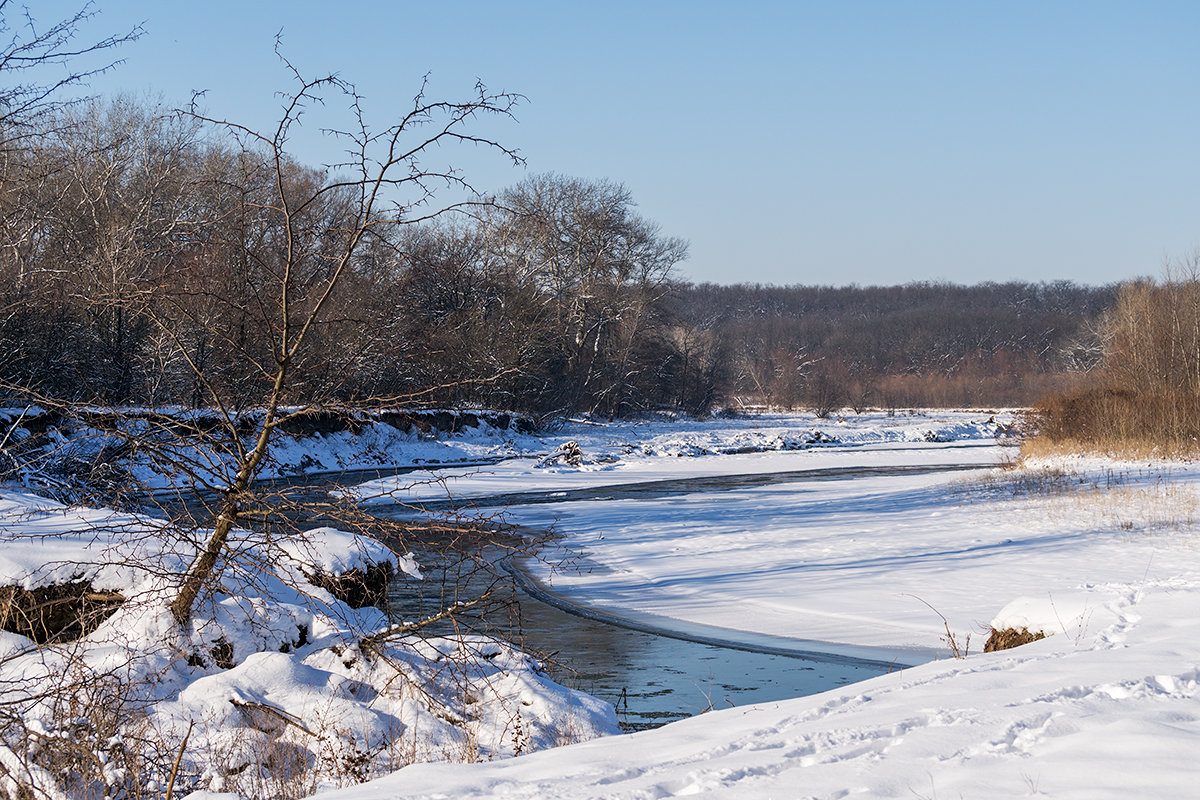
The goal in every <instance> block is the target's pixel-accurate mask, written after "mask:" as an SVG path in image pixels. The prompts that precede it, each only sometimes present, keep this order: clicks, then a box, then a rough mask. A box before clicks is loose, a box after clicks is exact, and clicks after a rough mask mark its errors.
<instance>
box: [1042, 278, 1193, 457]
mask: <svg viewBox="0 0 1200 800" xmlns="http://www.w3.org/2000/svg"><path fill="white" fill-rule="evenodd" d="M1100 338H1101V341H1102V345H1103V352H1104V356H1103V359H1102V365H1101V368H1100V369H1099V370H1096V371H1094V372H1093V373H1091V375H1090V376H1089V379H1088V380H1087V382H1086V383H1085V384H1084V385H1082V386H1080V387H1078V388H1076V389H1075V390H1073V391H1068V392H1061V393H1057V394H1052V395H1050V396H1048V397H1046V398H1045V399H1043V400H1042V401H1041V402H1040V403H1038V404H1037V406H1036V408H1035V409H1034V413H1033V415H1032V422H1033V427H1034V430H1035V431H1036V435H1037V439H1038V440H1039V441H1040V442H1041V444H1040V447H1042V448H1047V447H1049V448H1051V449H1057V450H1063V449H1075V448H1078V449H1083V450H1089V451H1100V452H1107V453H1111V454H1116V455H1124V456H1143V455H1148V454H1155V455H1158V456H1185V455H1192V454H1194V453H1196V452H1197V451H1198V450H1200V359H1197V358H1196V353H1197V352H1200V254H1197V255H1194V256H1193V257H1192V258H1191V259H1190V260H1189V261H1187V262H1185V263H1183V264H1181V265H1178V266H1175V267H1172V268H1169V269H1168V270H1167V274H1166V277H1165V279H1164V280H1163V281H1162V282H1161V283H1160V282H1156V281H1152V280H1142V281H1137V282H1134V283H1130V284H1127V285H1125V286H1124V287H1122V288H1121V290H1120V292H1119V293H1118V295H1117V303H1116V305H1115V306H1114V307H1113V308H1112V309H1111V310H1110V311H1109V312H1108V314H1107V315H1106V317H1105V319H1104V322H1103V325H1102V326H1101V337H1100Z"/></svg>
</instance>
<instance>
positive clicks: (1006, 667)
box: [328, 415, 1200, 800]
mask: <svg viewBox="0 0 1200 800" xmlns="http://www.w3.org/2000/svg"><path fill="white" fill-rule="evenodd" d="M972 419H973V420H974V422H972ZM784 422H785V421H784V420H780V419H772V420H762V421H761V422H760V424H762V425H763V429H764V432H763V435H762V436H760V437H759V439H760V440H762V439H766V440H771V437H774V436H775V435H776V431H775V430H774V427H775V426H779V425H782V424H784ZM814 422H815V421H813V420H811V419H808V420H796V421H795V422H793V424H794V425H795V424H800V425H804V426H805V427H811V426H812V425H813V423H814ZM856 423H857V425H858V426H861V427H858V429H857V430H856V429H855V428H856ZM922 425H924V427H926V429H928V430H933V431H935V432H936V431H938V430H943V431H945V432H947V434H948V432H949V429H954V430H956V431H957V432H958V437H959V440H958V441H956V442H954V443H952V444H939V443H936V442H927V441H926V440H927V439H939V438H941V439H948V438H951V436H950V435H934V436H925V435H924V434H923V433H921V432H920V431H919V430H917V429H918V428H920V427H921V426H922ZM987 430H988V423H987V415H982V416H981V415H975V416H974V417H971V416H970V415H959V416H951V417H940V418H935V417H931V418H928V419H922V420H920V421H919V423H916V424H914V422H913V420H909V419H897V420H887V419H884V418H874V419H870V420H855V419H854V418H850V419H848V420H847V421H846V424H845V425H844V426H842V432H843V433H844V435H843V436H840V437H838V438H841V439H842V440H843V445H842V446H825V447H820V448H813V449H808V450H801V451H796V452H767V453H750V454H740V455H725V456H719V457H711V458H709V457H706V458H696V459H691V458H688V459H680V458H677V457H675V456H674V455H672V454H671V453H672V451H675V452H679V453H681V454H683V453H686V454H689V455H690V454H693V453H695V450H694V449H691V448H690V447H689V446H690V445H693V444H695V443H696V441H697V440H698V439H700V438H702V437H708V441H710V442H718V443H724V442H728V441H730V440H731V439H732V438H734V437H735V436H737V437H742V436H745V435H747V434H750V433H753V431H752V430H746V429H742V430H739V431H736V432H734V431H731V430H729V429H726V430H725V431H719V430H718V429H717V426H716V425H715V424H714V426H713V427H712V428H710V429H709V430H708V432H707V433H702V432H700V431H699V430H693V431H675V432H663V431H661V430H655V431H654V433H653V435H652V436H651V437H648V440H649V442H650V446H649V447H642V448H638V447H636V446H635V447H633V448H630V449H629V450H628V451H627V452H625V453H624V454H623V455H622V454H621V453H620V448H619V445H620V443H619V442H615V441H614V440H613V439H612V438H609V439H606V438H605V437H604V436H603V435H602V434H603V431H602V430H600V429H596V430H593V431H591V434H590V437H588V436H581V435H579V434H580V433H584V431H582V430H572V431H569V432H567V433H570V434H572V435H574V438H575V439H576V440H577V441H578V442H579V443H580V445H581V449H582V451H583V454H584V459H583V463H581V464H580V466H578V467H570V466H566V465H563V464H561V463H560V464H555V465H552V466H550V467H543V468H539V467H537V466H535V465H533V464H519V463H514V462H506V463H505V464H501V465H498V466H497V467H495V468H486V469H480V470H471V471H458V472H455V473H454V474H455V475H456V476H457V477H455V478H454V479H453V481H452V482H450V483H449V487H450V490H451V491H452V492H453V493H454V494H457V495H466V496H474V497H476V498H478V502H479V503H481V504H487V503H488V502H489V501H488V500H486V497H487V496H488V495H492V494H496V493H510V492H516V491H520V490H522V489H524V490H532V489H537V490H541V491H548V492H555V491H562V492H563V493H564V496H563V501H562V502H559V503H555V504H553V505H546V504H539V505H526V506H521V505H518V506H513V507H512V508H511V509H510V511H509V514H510V516H511V517H512V518H513V519H514V521H516V522H520V523H523V524H529V525H546V524H548V523H550V522H555V523H556V530H557V531H558V532H559V534H560V540H559V544H560V546H561V547H562V548H563V549H564V551H569V552H571V553H574V554H575V555H576V557H577V566H578V569H577V570H571V569H560V570H557V571H551V570H549V569H547V568H545V567H544V566H540V565H539V564H537V563H533V564H529V565H527V566H528V568H529V569H530V570H532V571H533V572H534V573H535V575H536V576H537V577H538V578H540V579H541V580H542V581H544V582H545V583H546V584H547V585H548V586H549V587H550V588H551V589H552V591H554V592H555V593H557V594H558V595H559V596H560V597H563V598H566V599H568V600H570V601H572V602H576V603H580V604H589V605H595V606H600V607H602V608H604V609H605V610H606V611H610V612H612V613H615V614H616V615H619V616H621V615H623V616H627V617H631V618H643V619H644V618H646V617H652V618H653V620H654V621H655V623H656V624H659V625H667V626H671V625H674V626H676V627H679V628H681V629H684V630H686V629H687V628H688V627H689V626H703V629H704V630H705V631H706V632H711V631H712V629H713V627H712V626H716V627H717V628H720V629H724V630H723V634H724V636H725V638H728V639H731V640H735V641H736V640H738V639H745V640H746V641H753V640H754V639H755V638H756V636H755V634H759V635H770V636H772V637H788V638H790V639H798V640H803V646H805V647H809V648H811V649H817V650H825V651H828V652H835V653H845V654H850V655H855V654H857V655H871V656H873V657H876V658H878V657H879V656H881V655H882V656H884V657H891V658H895V659H896V662H897V664H914V663H918V662H921V661H925V663H918V665H917V666H912V667H907V668H903V669H901V668H897V670H896V672H895V673H893V674H889V675H886V676H883V677H880V678H876V679H873V680H870V681H866V682H863V683H859V684H855V685H852V686H848V687H845V688H842V689H836V690H833V691H829V692H825V693H823V694H820V695H817V696H813V697H806V698H799V699H796V700H792V701H787V702H781V703H772V704H765V705H760V706H752V707H743V708H733V709H728V710H723V711H714V712H710V713H707V714H704V715H701V716H699V717H694V718H691V719H688V720H684V721H681V722H677V723H673V724H671V725H667V726H665V727H663V728H660V729H657V730H653V731H648V732H642V733H637V734H632V735H624V736H615V737H605V738H602V739H598V740H593V741H589V742H585V743H582V744H577V745H572V746H569V747H564V748H557V749H554V750H550V751H543V752H539V753H533V754H529V755H523V756H521V757H519V758H515V759H511V760H506V761H498V762H491V763H482V764H471V765H436V764H419V765H414V766H410V767H406V768H404V769H402V770H400V771H399V772H398V773H396V774H394V775H392V776H389V777H386V778H382V779H379V780H377V781H374V782H372V783H368V784H363V785H361V786H358V787H354V788H351V789H345V790H342V791H340V792H338V793H336V794H332V795H328V797H329V798H333V797H336V798H339V800H373V799H374V798H385V797H386V798H396V797H405V798H408V797H412V798H416V797H425V798H465V797H505V798H508V797H511V798H545V797H570V798H576V797H578V798H662V797H674V796H685V795H687V796H693V795H695V796H705V797H733V798H799V797H822V798H838V797H849V796H862V797H905V798H911V797H926V798H957V797H966V798H979V797H997V798H999V797H1023V796H1034V797H1036V796H1044V797H1063V798H1073V797H1077V798H1105V797H1112V798H1123V800H1124V799H1127V798H1130V797H1138V798H1180V797H1195V796H1198V795H1197V788H1196V787H1197V785H1200V756H1197V755H1196V754H1197V753H1198V752H1200V698H1197V683H1198V681H1200V534H1198V533H1197V531H1196V527H1195V526H1196V523H1197V522H1200V467H1197V466H1196V465H1193V464H1165V463H1142V464H1132V463H1117V462H1108V461H1103V460H1096V459H1060V460H1059V461H1058V462H1057V463H1049V462H1044V463H1040V464H1031V465H1028V466H1026V467H1023V468H1020V469H1008V470H1002V469H978V470H970V471H955V472H894V473H890V474H889V473H888V472H887V471H886V470H880V471H877V472H876V473H875V474H854V473H853V472H849V473H843V474H840V475H833V476H831V475H829V474H827V473H826V474H824V475H822V474H821V473H820V472H814V474H813V477H812V478H810V479H808V480H798V481H795V482H776V483H768V484H766V485H758V486H755V485H744V486H741V487H738V488H725V489H723V490H721V491H694V492H689V491H688V490H687V489H686V488H685V487H683V488H681V487H674V489H673V490H672V491H668V492H659V493H647V494H644V495H642V496H636V495H629V494H622V493H621V492H619V491H616V490H614V493H613V494H614V499H608V500H605V499H598V498H595V497H593V498H591V499H587V500H580V501H574V500H571V499H570V495H569V494H566V493H568V492H570V491H572V490H577V489H579V488H581V487H597V486H617V485H619V484H623V483H627V482H639V481H651V480H657V479H669V478H681V477H695V476H700V475H715V474H730V473H736V474H742V475H749V474H754V473H760V474H762V473H780V472H784V471H788V472H790V471H800V470H814V471H816V470H827V469H828V468H830V467H844V468H853V467H881V468H882V467H905V466H907V467H917V466H924V467H933V466H937V465H946V464H976V465H979V466H981V467H984V466H990V465H994V464H997V463H1000V462H1002V461H1004V460H1006V459H1008V458H1011V452H1007V453H1006V452H1005V451H1004V450H1003V449H1002V448H1000V447H997V446H982V447H979V446H971V445H972V444H976V445H978V444H984V442H985V440H984V439H983V438H982V437H983V436H984V435H985V434H986V432H987ZM972 439H973V440H974V441H971V440H972ZM671 443H673V444H671ZM625 444H629V443H628V442H625ZM851 445H857V446H851ZM718 446H721V445H718ZM708 449H710V450H711V449H714V448H708ZM613 454H616V455H618V457H619V460H617V461H610V460H609V457H610V456H611V455H613ZM589 455H598V456H599V457H597V458H593V459H591V463H588V460H589V459H588V456H589ZM411 477H412V476H406V478H407V479H411ZM428 477H433V476H428ZM818 478H823V479H818ZM393 486H395V487H396V488H398V489H399V490H400V491H401V492H402V493H403V495H404V496H405V497H406V498H409V499H413V498H419V497H430V498H432V497H437V496H438V495H439V493H440V494H442V495H443V496H444V494H445V492H446V485H443V484H439V483H437V482H421V483H418V484H416V485H413V486H406V485H405V484H404V483H403V481H397V482H394V483H393ZM387 488H388V485H387V482H382V483H381V482H373V483H372V484H371V485H369V486H365V487H361V488H360V492H362V493H363V494H364V495H373V494H376V493H379V492H381V491H385V490H386V489H387ZM989 625H991V626H995V627H998V628H999V627H1007V626H1010V625H1011V626H1016V627H1018V628H1019V627H1023V626H1024V627H1028V628H1030V629H1031V630H1033V631H1039V630H1040V631H1043V632H1044V633H1046V634H1047V638H1046V639H1044V640H1041V641H1037V642H1034V643H1032V644H1028V645H1025V646H1023V647H1020V648H1018V649H1013V650H1007V651H1003V652H998V653H988V654H984V653H982V652H980V651H981V650H982V644H983V640H984V638H985V637H986V634H987V629H988V627H989ZM968 636H969V637H970V640H969V642H968ZM955 648H957V649H958V650H959V651H960V653H961V652H963V651H966V652H967V653H969V655H967V657H966V658H964V659H956V658H953V657H952V655H951V651H952V650H953V649H955ZM929 659H935V660H929Z"/></svg>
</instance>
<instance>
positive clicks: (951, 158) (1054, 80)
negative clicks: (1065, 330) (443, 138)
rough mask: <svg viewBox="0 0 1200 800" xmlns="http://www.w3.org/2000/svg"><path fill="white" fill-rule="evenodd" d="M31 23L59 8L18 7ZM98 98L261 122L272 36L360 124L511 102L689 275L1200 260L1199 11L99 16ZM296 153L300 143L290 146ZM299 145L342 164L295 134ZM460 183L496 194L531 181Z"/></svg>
mask: <svg viewBox="0 0 1200 800" xmlns="http://www.w3.org/2000/svg"><path fill="white" fill-rule="evenodd" d="M30 5H31V7H32V8H33V10H34V12H35V14H36V15H37V16H38V17H39V18H42V19H46V20H49V19H50V18H51V17H52V16H54V15H55V14H56V13H58V14H60V15H61V13H63V12H65V11H66V10H67V9H69V8H74V6H75V4H72V3H68V2H64V1H63V0H39V1H38V2H36V3H31V4H30ZM97 7H98V8H99V9H100V10H101V12H102V13H101V15H100V17H99V18H98V20H97V23H96V25H97V27H96V28H95V30H97V31H101V30H103V31H111V30H115V29H118V28H122V27H128V26H129V25H132V24H134V23H137V22H144V23H145V28H146V35H145V36H144V37H143V38H142V39H141V40H140V41H138V42H136V43H135V44H132V45H129V46H128V47H126V48H125V49H124V50H123V52H122V55H123V56H124V58H125V64H124V65H123V66H122V67H121V68H120V69H119V70H117V71H115V72H114V73H112V74H110V75H108V76H105V77H103V78H101V79H99V80H97V81H96V82H95V83H94V85H93V88H94V89H95V90H98V91H101V92H109V91H112V90H114V89H115V88H117V87H122V88H127V89H132V90H136V91H144V90H153V91H155V92H159V93H161V94H162V95H163V97H164V99H165V100H166V101H167V102H168V103H169V104H183V103H185V102H186V100H187V99H188V97H189V93H190V90H192V89H207V90H208V94H207V100H206V102H207V105H208V108H209V110H210V111H212V112H214V113H219V114H224V115H227V116H229V117H232V118H236V119H239V120H246V121H248V122H251V123H265V122H267V121H268V120H270V119H272V118H273V114H274V112H275V110H276V109H277V101H276V100H275V99H274V98H273V96H272V93H273V91H274V90H275V89H277V88H280V87H283V86H286V85H287V76H286V75H285V74H284V72H283V71H282V70H281V68H280V67H279V65H278V63H277V62H276V61H275V58H274V55H273V52H272V47H273V42H274V37H275V34H276V32H277V31H279V30H280V29H282V32H283V37H284V39H283V42H284V45H283V46H284V51H285V52H286V54H287V55H288V56H289V58H291V59H292V60H293V61H294V62H295V63H296V64H297V65H298V66H300V67H301V68H302V69H303V70H305V71H307V72H309V73H318V72H329V71H336V72H338V73H340V74H341V75H342V76H343V77H344V78H346V79H348V80H351V81H354V82H356V83H357V84H358V85H359V87H360V89H361V90H362V92H363V93H364V94H365V95H366V97H367V103H368V107H369V109H370V110H371V112H372V113H373V114H374V115H375V117H376V118H377V119H379V120H380V121H385V120H386V118H387V114H388V112H389V109H393V108H394V109H402V108H403V107H404V106H405V105H406V104H407V103H408V102H409V101H410V99H411V97H412V94H413V92H414V91H415V89H416V87H417V85H418V83H419V80H420V77H421V76H422V75H424V74H425V73H427V72H428V73H431V81H432V83H431V87H432V88H431V93H432V94H434V95H439V96H446V97H452V96H460V95H462V94H464V93H465V92H467V91H469V89H470V87H471V86H472V85H473V84H474V81H475V79H476V78H479V79H481V80H483V81H484V82H485V83H486V84H487V85H488V87H489V88H492V89H497V90H507V91H514V92H520V93H522V94H524V95H526V96H527V97H528V102H527V103H524V104H523V105H522V106H521V107H520V109H519V110H518V116H519V124H516V125H511V126H507V127H504V128H501V129H499V133H500V135H501V136H502V137H503V139H504V140H505V142H506V143H510V144H514V145H516V146H517V147H519V148H520V150H521V152H522V153H523V155H524V156H525V157H526V158H527V160H528V167H527V171H528V172H529V173H535V172H546V171H552V172H560V173H564V174H568V175H577V176H584V177H594V178H601V177H604V178H611V179H613V180H616V181H620V182H622V183H624V184H625V185H627V186H628V187H629V188H630V190H631V191H632V192H633V194H634V197H635V198H636V200H637V201H638V203H639V207H640V211H641V213H642V214H643V215H645V216H647V217H649V218H651V219H653V220H655V221H657V222H658V223H659V224H660V225H661V227H662V229H663V231H664V232H666V233H668V234H671V235H676V236H680V237H683V238H685V239H687V240H688V241H689V242H690V243H691V258H690V259H689V260H688V262H686V263H685V264H684V265H683V266H682V269H681V274H682V276H683V277H686V278H689V279H691V280H696V281H715V282H719V283H734V282H740V281H758V282H764V283H776V284H785V283H819V284H846V283H852V282H855V283H860V284H892V283H903V282H908V281H914V280H951V281H955V282H961V283H973V282H977V281H982V280H1007V279H1025V280H1052V279H1057V278H1067V279H1071V280H1077V281H1083V282H1091V283H1100V282H1107V281H1114V280H1121V279H1124V278H1128V277H1132V276H1136V275H1142V274H1155V273H1157V272H1159V270H1160V268H1161V266H1162V264H1163V261H1164V259H1178V258H1182V257H1185V256H1187V255H1189V254H1191V253H1192V252H1193V251H1194V250H1195V249H1196V248H1197V247H1198V246H1200V91H1198V90H1200V46H1198V44H1197V43H1198V42H1200V3H1197V2H1190V1H1189V2H1153V1H1152V0H1151V1H1150V2H1103V1H1102V0H1093V1H1089V2H1047V1H1045V0H1037V1H1030V2H1023V1H1021V0H1017V1H1016V2H972V1H971V0H953V1H949V0H948V1H947V2H915V1H914V2H891V0H879V1H878V2H865V1H864V2H832V0H822V1H820V2H815V1H814V2H799V1H798V2H753V0H750V1H749V2H743V3H739V4H733V3H716V2H682V1H681V2H624V0H609V2H605V3H593V2H571V1H570V0H560V1H559V2H497V1H496V0H493V1H492V2H468V1H465V0H459V1H458V2H439V1H437V0H423V2H404V1H402V0H401V1H396V2H382V1H381V2H365V1H364V2H352V1H349V0H348V1H347V2H343V3H340V4H335V3H332V2H303V1H296V0H293V1H292V2H268V1H267V0H262V1H261V2H253V1H252V0H243V2H230V1H229V0H206V1H205V2H190V3H178V2H173V0H153V1H152V0H97ZM310 147H311V151H310V150H309V148H310ZM299 156H300V157H301V158H302V159H303V160H305V161H308V162H311V163H321V162H324V161H328V160H330V159H332V158H333V157H334V156H332V155H329V154H327V153H326V152H320V151H319V150H318V149H317V147H316V146H315V145H310V144H309V143H305V144H304V145H303V149H301V151H300V152H299ZM468 166H469V168H470V169H471V170H472V174H473V176H474V177H475V178H476V179H477V182H478V183H479V184H481V185H482V186H484V187H485V188H487V189H489V190H495V189H499V188H501V187H503V186H506V185H509V184H512V183H515V182H517V181H519V180H520V179H521V178H522V177H523V175H524V174H525V172H524V171H522V170H520V169H514V168H511V167H506V166H504V165H503V164H502V163H501V162H499V161H498V160H482V159H481V160H480V162H479V163H478V164H475V163H473V162H472V163H470V164H469V165H468Z"/></svg>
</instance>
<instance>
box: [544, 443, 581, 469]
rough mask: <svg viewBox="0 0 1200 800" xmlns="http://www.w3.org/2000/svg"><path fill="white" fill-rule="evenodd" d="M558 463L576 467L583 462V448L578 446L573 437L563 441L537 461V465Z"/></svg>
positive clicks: (547, 465)
mask: <svg viewBox="0 0 1200 800" xmlns="http://www.w3.org/2000/svg"><path fill="white" fill-rule="evenodd" d="M559 464H564V465H566V466H568V467H578V466H580V465H582V464H583V448H581V447H580V446H579V442H577V441H575V440H574V439H572V440H571V441H569V442H563V443H562V444H560V445H559V446H558V449H556V450H555V451H554V452H553V453H551V454H550V455H548V456H546V457H545V458H543V459H542V460H541V461H539V462H538V463H537V465H538V466H539V467H554V466H558V465H559Z"/></svg>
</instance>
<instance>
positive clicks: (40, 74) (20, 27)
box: [0, 0, 143, 153]
mask: <svg viewBox="0 0 1200 800" xmlns="http://www.w3.org/2000/svg"><path fill="white" fill-rule="evenodd" d="M98 13H99V12H98V11H97V9H96V7H95V5H94V4H93V3H91V2H88V3H85V4H84V5H83V6H82V7H81V8H80V9H79V10H78V11H76V12H75V13H74V14H72V15H70V16H68V17H64V18H63V19H60V20H58V21H57V22H50V23H39V22H38V21H37V20H36V19H35V18H34V16H33V15H32V14H31V13H30V11H29V9H28V8H27V7H25V6H23V5H20V4H19V3H15V2H13V1H12V0H0V42H2V44H0V151H2V152H4V153H8V152H9V151H11V150H12V149H14V148H15V147H17V146H18V145H20V144H23V143H25V142H26V141H27V140H28V139H29V138H30V137H31V136H34V135H36V134H40V133H44V125H43V123H45V122H46V121H47V120H48V119H50V118H51V117H53V115H54V114H55V113H56V112H57V110H58V109H60V108H62V106H63V105H64V104H65V103H69V102H71V99H70V98H66V97H64V93H65V92H66V90H68V89H72V88H77V87H81V86H85V85H86V84H87V81H88V80H89V79H90V78H93V77H95V76H96V75H99V74H101V73H104V72H107V71H108V70H110V69H112V68H114V67H115V66H117V65H118V64H119V63H120V60H119V59H114V58H109V51H112V50H113V49H115V48H117V47H119V46H121V45H123V44H127V43H129V42H132V41H134V40H136V39H137V38H138V37H140V36H141V35H142V33H143V31H142V27H141V26H140V25H137V26H134V27H133V28H131V29H130V30H129V31H127V32H125V33H117V34H112V35H110V36H106V37H103V38H101V39H98V40H95V41H89V40H84V41H79V38H80V31H81V29H82V28H83V27H84V25H85V23H87V22H89V21H90V20H92V19H93V18H94V17H95V16H96V15H97V14H98ZM97 59H98V60H97ZM89 61H90V62H91V63H89Z"/></svg>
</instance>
